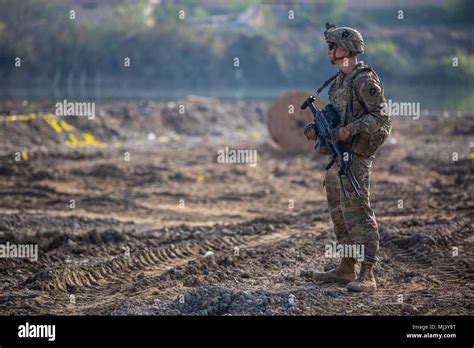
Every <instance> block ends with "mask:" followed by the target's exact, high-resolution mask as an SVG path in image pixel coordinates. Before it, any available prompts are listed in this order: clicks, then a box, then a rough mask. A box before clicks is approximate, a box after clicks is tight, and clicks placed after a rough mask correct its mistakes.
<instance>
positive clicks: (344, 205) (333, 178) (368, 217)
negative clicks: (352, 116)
mask: <svg viewBox="0 0 474 348" xmlns="http://www.w3.org/2000/svg"><path fill="white" fill-rule="evenodd" d="M373 159H374V156H371V157H368V158H361V157H358V156H357V155H352V164H351V170H352V172H353V174H354V176H355V178H356V179H357V181H358V182H359V184H360V189H359V192H360V194H361V196H360V197H357V195H356V193H355V191H354V189H353V188H352V186H351V184H350V182H349V180H348V179H347V178H346V177H345V176H343V177H342V180H343V185H344V189H345V191H346V195H347V197H344V193H343V191H342V189H341V184H340V181H339V177H338V175H337V172H338V169H339V168H338V166H337V165H333V166H332V167H331V168H330V169H329V170H328V171H327V172H326V177H325V179H324V182H325V188H326V196H327V201H328V208H329V213H330V215H331V220H332V222H333V224H334V232H335V234H336V238H337V241H338V243H339V244H364V249H365V250H364V254H365V261H366V262H368V263H375V262H376V259H377V253H378V246H379V242H378V241H379V238H380V237H379V232H378V226H377V221H376V220H375V215H374V212H373V211H372V208H371V207H370V172H371V167H372V161H373Z"/></svg>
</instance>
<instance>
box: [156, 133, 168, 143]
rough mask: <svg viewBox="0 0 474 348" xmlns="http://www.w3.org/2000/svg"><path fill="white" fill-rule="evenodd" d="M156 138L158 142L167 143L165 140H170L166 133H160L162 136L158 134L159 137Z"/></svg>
mask: <svg viewBox="0 0 474 348" xmlns="http://www.w3.org/2000/svg"><path fill="white" fill-rule="evenodd" d="M158 140H159V141H160V142H162V143H167V142H169V141H170V137H169V136H167V135H162V136H160V137H159V138H158Z"/></svg>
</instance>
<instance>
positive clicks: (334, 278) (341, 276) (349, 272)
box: [302, 257, 357, 285]
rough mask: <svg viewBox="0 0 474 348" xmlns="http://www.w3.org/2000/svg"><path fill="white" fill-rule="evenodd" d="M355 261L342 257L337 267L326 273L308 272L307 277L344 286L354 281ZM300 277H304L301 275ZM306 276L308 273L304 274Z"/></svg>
mask: <svg viewBox="0 0 474 348" xmlns="http://www.w3.org/2000/svg"><path fill="white" fill-rule="evenodd" d="M356 262H357V261H356V259H353V258H350V257H344V258H342V259H341V263H340V264H339V266H337V267H336V268H334V269H333V270H330V271H328V272H312V271H311V272H309V276H310V277H311V278H312V279H313V280H316V281H322V282H325V283H339V284H342V285H346V284H347V283H349V282H352V281H354V280H355V279H356V272H355V264H356ZM302 275H304V274H303V273H302ZM306 275H308V272H306Z"/></svg>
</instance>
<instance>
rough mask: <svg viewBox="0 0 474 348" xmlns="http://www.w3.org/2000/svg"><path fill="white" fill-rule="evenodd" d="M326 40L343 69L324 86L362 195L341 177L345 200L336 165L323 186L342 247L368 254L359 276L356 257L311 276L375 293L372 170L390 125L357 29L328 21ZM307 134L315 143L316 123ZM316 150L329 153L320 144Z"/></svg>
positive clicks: (375, 229)
mask: <svg viewBox="0 0 474 348" xmlns="http://www.w3.org/2000/svg"><path fill="white" fill-rule="evenodd" d="M324 36H325V39H326V42H327V44H328V48H329V49H328V52H327V56H328V59H329V60H330V61H331V63H332V64H333V65H339V67H340V70H339V72H338V73H337V74H336V75H334V76H333V77H331V78H330V79H329V80H327V81H326V82H325V83H324V84H323V86H322V88H324V87H325V86H327V85H328V84H329V83H331V82H332V85H331V86H330V89H329V100H330V102H331V104H332V105H333V107H334V110H336V111H337V113H338V115H339V116H340V124H339V126H338V127H337V130H336V134H337V141H338V142H341V143H342V144H343V146H344V149H345V150H346V151H347V153H349V154H350V156H351V162H352V163H351V169H352V171H353V173H354V176H355V177H356V179H357V181H358V182H359V184H360V186H361V188H360V190H359V191H360V193H361V196H360V197H358V196H357V195H356V193H355V192H354V190H353V188H352V186H351V185H350V183H349V181H348V180H347V178H346V177H343V185H344V188H345V191H346V194H347V197H344V195H343V193H342V189H341V187H340V182H339V179H338V177H337V171H338V168H337V166H336V165H334V166H332V167H331V169H329V170H328V171H327V172H326V176H325V179H324V184H323V185H325V188H326V196H327V201H328V208H329V213H330V216H331V220H332V222H333V224H334V231H335V234H336V238H337V241H338V243H339V244H344V245H347V244H352V245H356V244H361V246H363V247H364V249H362V250H364V254H363V261H362V265H361V268H360V273H359V275H358V277H356V271H355V265H356V263H357V259H356V258H355V257H343V258H342V259H341V263H340V264H339V266H337V267H336V268H335V269H333V270H331V271H328V272H321V273H320V272H310V276H312V278H313V279H315V280H318V281H324V282H338V283H341V284H343V285H346V288H347V289H348V290H350V291H375V290H376V289H377V284H376V281H375V278H374V273H373V268H374V265H375V263H376V260H377V253H378V249H379V232H378V226H377V222H376V220H375V215H374V212H373V211H372V208H371V207H370V193H369V183H370V172H371V166H372V161H373V159H374V154H375V152H376V151H377V149H378V148H379V146H380V145H381V144H382V143H383V142H384V141H385V140H386V139H387V137H388V135H389V134H390V130H391V121H390V119H389V117H388V115H384V114H382V112H381V111H382V105H381V104H382V103H384V102H385V97H384V94H383V85H382V82H381V80H380V78H379V77H378V76H377V74H376V72H375V71H374V70H373V69H372V68H371V67H369V66H368V65H366V64H364V63H363V62H362V61H361V62H358V60H357V55H358V54H361V53H363V52H364V40H363V38H362V35H361V34H360V33H359V32H358V31H357V30H354V29H351V28H347V27H339V28H336V27H335V26H334V25H329V24H328V23H327V24H326V31H325V32H324ZM304 134H305V136H306V138H307V139H308V140H315V139H316V128H315V126H314V124H312V123H311V124H308V125H306V127H305V129H304ZM318 152H319V153H321V154H329V152H328V150H327V149H326V148H325V147H324V146H320V145H318ZM345 256H346V255H345ZM302 275H308V274H307V272H306V274H303V273H302Z"/></svg>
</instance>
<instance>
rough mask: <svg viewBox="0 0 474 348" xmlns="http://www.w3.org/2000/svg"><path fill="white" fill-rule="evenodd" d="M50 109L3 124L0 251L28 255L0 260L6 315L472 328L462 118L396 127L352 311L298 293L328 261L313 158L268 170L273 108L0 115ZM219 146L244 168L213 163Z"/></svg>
mask: <svg viewBox="0 0 474 348" xmlns="http://www.w3.org/2000/svg"><path fill="white" fill-rule="evenodd" d="M48 107H50V106H48V105H47V104H42V103H30V104H26V103H24V104H23V105H22V104H21V103H2V105H1V107H0V111H1V113H0V114H1V115H4V117H3V119H1V120H0V121H1V122H0V132H1V137H0V149H1V153H0V161H1V162H0V164H1V166H0V196H1V199H0V216H1V218H0V243H6V242H9V243H11V244H15V243H16V244H22V243H23V244H27V243H34V244H37V245H38V249H39V254H38V260H37V261H36V262H35V261H31V260H28V259H19V258H17V259H15V258H4V259H0V272H1V278H2V282H1V284H0V314H2V315H5V314H6V315H22V314H34V315H36V314H38V315H40V314H57V315H65V314H72V315H76V314H77V315H85V314H88V315H110V314H112V315H131V314H145V315H176V314H178V315H360V314H368V315H413V314H421V315H468V314H469V315H472V314H473V313H474V308H473V299H474V295H473V294H474V291H473V290H474V282H473V278H474V277H473V256H474V251H473V248H472V246H473V241H474V236H473V233H472V230H473V229H472V227H473V226H472V216H473V182H474V181H473V161H474V156H473V154H472V152H474V150H473V149H472V148H470V145H472V146H474V144H470V143H469V141H472V140H473V139H472V135H473V134H474V116H472V115H458V114H457V113H450V114H447V113H445V114H442V113H435V112H432V113H429V114H428V115H425V114H424V115H423V116H422V117H421V119H420V120H413V119H411V118H406V117H405V118H403V117H401V118H396V119H394V130H393V133H392V135H391V139H390V141H389V142H387V143H386V144H384V146H383V147H382V148H381V149H380V151H379V152H378V154H377V158H376V161H375V163H374V168H373V176H372V189H371V190H372V206H373V208H374V211H375V214H376V217H377V220H378V223H379V226H380V235H381V252H380V263H379V265H378V268H377V270H376V277H377V279H378V285H379V290H378V291H377V292H375V293H374V294H365V293H362V294H357V293H356V294H354V293H348V292H347V291H346V289H345V288H344V287H342V286H339V285H335V284H322V283H317V282H314V281H311V280H309V279H305V278H302V277H300V272H301V271H302V270H306V269H313V270H323V269H330V268H332V267H334V266H335V265H336V264H337V262H338V260H337V259H327V258H325V257H324V250H325V247H324V246H325V245H326V244H330V243H332V242H333V241H335V239H334V234H333V231H332V226H331V222H330V220H329V214H328V212H327V208H326V200H325V195H324V189H323V187H322V180H323V175H324V171H323V170H322V166H323V164H324V163H325V162H326V159H324V158H321V157H318V156H317V155H316V154H315V153H313V152H310V153H307V154H302V155H291V156H289V155H285V154H283V153H281V152H280V151H279V150H278V148H277V146H276V145H275V144H274V143H273V142H272V141H271V139H270V138H269V136H268V134H267V131H266V125H265V113H266V110H267V108H268V104H265V103H230V102H228V103H220V102H213V103H210V104H209V103H208V104H206V105H195V106H193V107H192V108H190V109H189V110H188V112H189V115H188V117H190V118H187V119H186V121H187V122H185V123H184V124H183V122H176V117H177V116H173V115H174V114H173V112H170V113H168V114H167V110H168V111H169V110H173V109H174V108H175V107H176V106H175V105H174V104H166V103H156V104H155V103H135V104H131V103H130V104H126V103H122V104H120V103H109V104H107V105H104V106H99V108H100V111H99V114H98V116H97V117H96V119H94V120H91V121H89V120H71V121H69V119H68V121H67V122H69V123H68V124H64V123H63V124H61V123H60V121H57V125H59V126H60V127H61V129H62V130H61V131H59V129H56V130H55V129H54V128H55V126H54V125H52V124H54V120H53V121H51V120H50V122H49V123H48V122H46V121H45V119H44V115H39V114H38V117H37V118H34V119H31V120H27V119H26V118H24V119H21V120H19V119H14V118H9V119H7V118H6V116H5V115H11V114H12V113H16V114H23V115H25V114H29V113H31V112H40V111H41V110H42V111H45V110H46V109H47V108H48ZM216 110H217V111H216ZM137 115H138V116H137ZM140 115H141V116H140ZM143 115H145V116H146V117H145V116H143ZM139 117H142V118H139ZM189 120H191V122H190V121H189ZM68 125H69V126H71V125H72V127H73V128H71V127H68ZM74 132H76V133H74ZM86 132H87V133H88V134H93V135H94V136H95V138H94V140H91V139H90V137H89V138H87V137H82V138H80V136H81V135H80V134H82V135H83V133H86ZM73 133H74V134H79V135H77V137H76V140H77V139H84V141H82V140H79V141H78V142H74V141H72V143H71V139H73V138H71V137H70V134H73ZM68 139H69V140H68ZM87 139H88V140H87ZM86 140H87V141H86ZM67 141H69V143H67ZM67 144H69V145H67ZM225 146H229V147H232V148H238V149H256V150H257V153H258V162H257V166H256V167H255V168H253V167H250V166H249V165H248V164H238V165H237V164H220V163H217V161H216V158H217V151H218V150H219V149H223V148H224V147H225ZM22 151H24V152H25V154H23V153H22V154H21V160H20V161H15V154H16V152H20V153H21V152H22ZM126 152H128V154H129V161H126V160H125V156H126V155H125V153H126ZM453 153H456V154H457V158H456V159H457V160H453V156H456V154H454V155H453ZM17 159H18V158H17ZM71 200H74V204H75V206H74V207H71ZM401 200H402V202H401ZM209 251H212V252H213V255H211V256H209V255H208V256H205V254H206V253H207V252H209ZM71 295H73V296H71Z"/></svg>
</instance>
